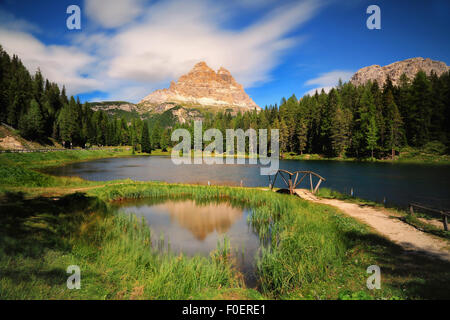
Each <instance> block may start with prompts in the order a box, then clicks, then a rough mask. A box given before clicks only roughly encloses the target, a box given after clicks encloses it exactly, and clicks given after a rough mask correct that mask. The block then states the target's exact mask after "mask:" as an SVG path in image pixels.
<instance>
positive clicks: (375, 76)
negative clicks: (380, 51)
mask: <svg viewBox="0 0 450 320" xmlns="http://www.w3.org/2000/svg"><path fill="white" fill-rule="evenodd" d="M420 70H422V71H424V72H425V73H426V74H427V75H430V74H431V72H434V73H436V75H438V76H440V75H442V74H443V73H444V72H447V71H449V70H450V67H449V66H447V65H446V64H445V62H442V61H434V60H431V59H429V58H426V59H424V58H420V57H418V58H411V59H406V60H402V61H397V62H394V63H391V64H389V65H387V66H384V67H381V66H379V65H373V66H368V67H365V68H362V69H359V70H358V71H357V72H356V73H355V74H354V75H353V76H352V78H351V80H350V82H351V83H353V84H354V85H356V86H359V85H363V84H365V83H366V82H367V81H369V80H370V81H375V80H376V81H377V82H378V84H379V85H380V86H382V85H384V83H385V82H386V79H387V78H388V76H389V77H390V79H391V81H392V83H393V84H394V85H398V84H399V82H400V77H401V75H402V74H405V75H406V76H407V77H408V78H409V79H413V78H414V77H415V76H416V74H417V72H419V71H420Z"/></svg>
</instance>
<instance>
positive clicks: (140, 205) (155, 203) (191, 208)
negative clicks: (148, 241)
mask: <svg viewBox="0 0 450 320" xmlns="http://www.w3.org/2000/svg"><path fill="white" fill-rule="evenodd" d="M117 205H118V206H119V208H120V209H121V211H123V212H125V213H128V214H135V215H136V216H137V217H138V218H141V217H143V218H144V219H145V221H146V222H147V224H148V225H149V227H150V229H151V238H152V245H153V247H156V248H158V250H164V251H170V252H172V253H175V254H179V253H184V254H186V255H188V256H194V255H203V256H207V257H208V256H209V255H210V253H211V252H212V251H214V250H215V249H216V248H217V245H218V243H220V244H222V245H223V243H224V239H225V237H226V239H227V241H229V245H230V247H231V253H232V257H233V260H234V262H235V265H236V266H237V267H238V269H239V270H240V271H241V272H242V274H243V275H244V279H245V282H246V284H247V285H248V286H250V287H254V286H255V285H256V278H255V269H256V265H255V257H256V255H257V254H258V248H259V246H260V241H259V238H258V236H257V234H256V233H255V232H254V231H253V230H252V229H251V227H250V225H249V224H248V223H247V217H248V215H249V214H251V211H250V210H248V209H245V208H243V207H241V206H238V205H232V204H230V203H228V202H209V203H198V202H195V201H193V200H165V201H163V200H157V199H144V200H130V201H126V202H121V203H120V204H117Z"/></svg>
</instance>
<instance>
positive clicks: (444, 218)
mask: <svg viewBox="0 0 450 320" xmlns="http://www.w3.org/2000/svg"><path fill="white" fill-rule="evenodd" d="M442 222H443V223H444V230H445V231H448V224H447V215H446V214H445V213H444V212H442Z"/></svg>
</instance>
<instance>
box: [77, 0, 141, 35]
mask: <svg viewBox="0 0 450 320" xmlns="http://www.w3.org/2000/svg"><path fill="white" fill-rule="evenodd" d="M84 3H85V10H86V13H87V16H88V17H89V18H90V19H91V20H92V21H95V22H97V23H98V24H99V25H101V26H102V27H105V28H116V27H120V26H122V25H124V24H126V23H128V22H131V21H133V20H134V19H135V18H136V17H138V16H139V14H140V13H141V12H142V10H143V5H144V1H143V0H85V2H84Z"/></svg>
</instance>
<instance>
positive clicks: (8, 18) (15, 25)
mask: <svg viewBox="0 0 450 320" xmlns="http://www.w3.org/2000/svg"><path fill="white" fill-rule="evenodd" d="M0 27H2V28H5V29H8V30H15V31H26V32H35V33H38V32H40V31H41V29H40V28H39V27H38V26H37V25H35V24H32V23H30V22H28V21H26V20H24V19H19V18H18V17H16V16H14V15H13V14H12V13H10V12H8V11H5V10H2V9H1V8H0Z"/></svg>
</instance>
